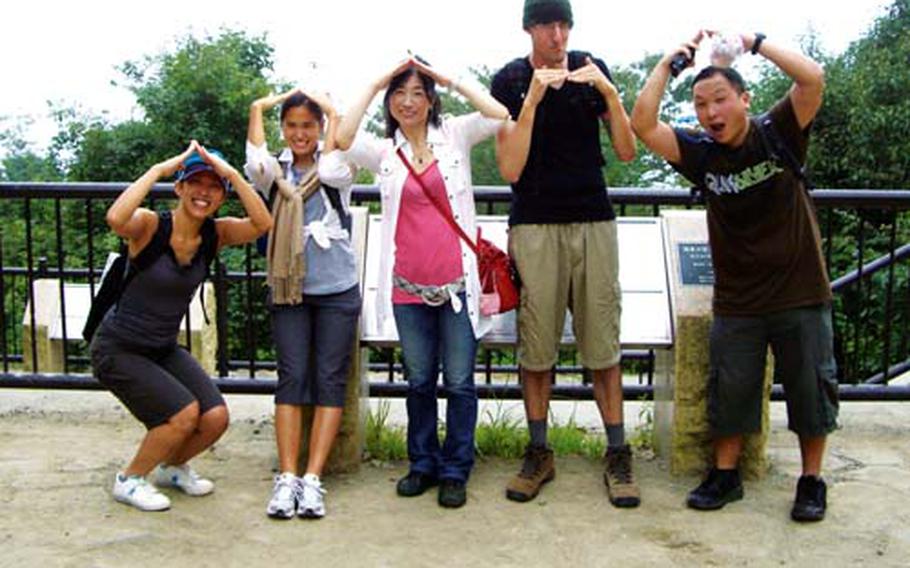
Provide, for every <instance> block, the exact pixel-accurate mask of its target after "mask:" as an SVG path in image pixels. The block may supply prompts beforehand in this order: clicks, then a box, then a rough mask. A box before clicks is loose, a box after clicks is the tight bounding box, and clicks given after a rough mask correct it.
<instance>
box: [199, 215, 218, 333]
mask: <svg viewBox="0 0 910 568" xmlns="http://www.w3.org/2000/svg"><path fill="white" fill-rule="evenodd" d="M199 232H200V234H201V235H202V244H200V245H199V246H200V247H201V248H202V260H203V262H205V276H203V277H202V283H201V284H200V286H203V288H202V290H200V291H199V304H200V305H201V306H202V317H203V318H205V323H206V325H210V324H211V322H210V321H209V315H208V314H207V313H206V310H205V288H204V286H205V282H206V280H208V279H209V277H210V276H211V275H212V261H213V260H215V257H216V256H218V231H217V230H216V228H215V220H214V219H212V218H211V217H206V218H205V221H203V222H202V228H201V229H200V230H199Z"/></svg>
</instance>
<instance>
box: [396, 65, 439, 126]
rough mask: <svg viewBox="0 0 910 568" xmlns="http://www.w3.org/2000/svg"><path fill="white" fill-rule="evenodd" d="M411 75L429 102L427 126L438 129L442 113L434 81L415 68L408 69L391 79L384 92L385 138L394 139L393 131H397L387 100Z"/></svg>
mask: <svg viewBox="0 0 910 568" xmlns="http://www.w3.org/2000/svg"><path fill="white" fill-rule="evenodd" d="M412 75H417V78H418V79H420V82H421V84H422V85H423V91H424V92H425V93H426V95H427V98H428V99H429V100H430V114H429V116H427V124H432V125H433V126H436V127H439V125H440V123H441V120H440V113H441V112H442V104H441V103H440V102H439V95H438V94H436V81H434V80H433V79H432V78H431V77H429V76H428V75H424V74H423V73H421V72H419V71H418V70H417V68H416V67H408V68H407V69H405V70H404V71H402V72H401V73H399V74H398V75H395V76H394V77H392V80H391V81H390V82H389V87H388V88H387V89H386V91H385V97H384V98H383V99H382V113H383V115H384V116H385V135H386V137H387V138H394V136H395V131H396V130H398V121H397V120H395V117H393V116H392V113H391V112H390V111H389V99H391V98H392V93H394V92H395V91H396V90H397V89H398V88H399V87H401V86H402V85H403V84H404V83H405V82H406V81H407V80H408V79H410V78H411V76H412Z"/></svg>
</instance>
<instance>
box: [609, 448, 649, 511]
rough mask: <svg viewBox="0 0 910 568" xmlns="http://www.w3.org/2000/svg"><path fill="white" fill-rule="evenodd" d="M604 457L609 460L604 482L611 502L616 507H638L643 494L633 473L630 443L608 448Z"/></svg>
mask: <svg viewBox="0 0 910 568" xmlns="http://www.w3.org/2000/svg"><path fill="white" fill-rule="evenodd" d="M604 459H605V460H606V462H607V467H606V469H604V483H605V484H606V486H607V495H608V496H609V497H610V503H612V504H613V506H614V507H638V505H639V503H641V495H640V494H639V492H638V485H636V484H635V477H634V476H633V475H632V449H631V448H629V445H628V444H626V445H625V446H622V447H621V448H615V449H614V448H607V455H606V456H604Z"/></svg>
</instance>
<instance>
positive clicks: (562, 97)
mask: <svg viewBox="0 0 910 568" xmlns="http://www.w3.org/2000/svg"><path fill="white" fill-rule="evenodd" d="M568 57H569V70H570V71H572V70H575V69H578V68H579V67H583V66H585V65H586V61H585V58H586V57H591V59H592V61H593V62H594V64H595V65H597V66H598V67H600V69H601V71H603V73H604V75H606V76H607V78H610V72H609V71H608V70H607V66H606V65H605V64H604V62H603V61H601V60H600V59H596V58H594V57H593V56H591V54H589V53H586V52H583V51H570V52H569V54H568ZM533 73H534V69H533V67H531V63H530V61H529V60H528V58H527V57H521V58H518V59H515V60H513V61H511V62H509V63H508V64H507V65H506V66H505V67H503V68H502V69H500V70H499V71H498V72H497V73H496V75H495V76H494V77H493V84H492V87H491V93H492V95H493V97H495V98H496V99H497V100H498V101H499V102H501V103H502V104H504V105H505V106H506V108H508V109H509V113H510V114H511V115H512V118H514V119H517V118H518V115H519V113H520V112H521V107H522V104H523V103H524V98H525V95H526V93H527V91H528V88H529V86H530V84H531V76H532V75H533ZM610 80H611V81H612V78H610ZM606 112H607V105H606V101H604V99H603V96H601V94H600V93H599V92H598V91H597V90H596V89H595V88H594V87H592V86H590V85H587V84H579V83H572V82H569V81H566V82H565V83H564V84H563V85H562V87H560V88H559V89H553V88H549V89H547V92H546V94H545V95H544V97H543V99H542V100H541V101H540V104H539V106H538V107H537V112H536V115H535V117H534V130H533V132H532V135H531V147H530V149H529V151H528V161H527V163H526V164H525V167H524V170H523V171H522V173H521V177H520V178H519V179H518V181H517V182H515V183H513V184H512V210H511V214H510V216H509V224H510V225H520V224H529V223H578V222H589V221H604V220H610V219H613V218H615V214H614V212H613V207H612V205H611V204H610V199H609V197H608V196H607V191H606V184H605V183H604V178H603V172H602V169H601V168H603V166H604V163H605V162H604V158H603V155H602V154H601V151H600V124H601V122H600V117H601V116H602V115H604V113H606Z"/></svg>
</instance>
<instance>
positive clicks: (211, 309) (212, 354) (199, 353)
mask: <svg viewBox="0 0 910 568" xmlns="http://www.w3.org/2000/svg"><path fill="white" fill-rule="evenodd" d="M201 294H205V313H206V316H207V317H208V323H206V321H205V320H206V318H205V317H204V316H203V315H202V302H200V295H201ZM217 303H218V299H217V298H216V296H215V286H214V284H212V283H211V282H206V283H205V284H203V285H202V286H201V287H199V288H198V289H197V290H196V294H195V295H194V296H193V299H192V301H190V308H189V316H190V344H189V345H190V352H191V353H192V354H193V357H195V358H196V360H197V361H199V364H200V365H201V366H202V368H203V369H205V372H206V373H208V374H209V375H211V376H213V377H214V376H217V375H218V366H217V365H218V326H217V325H216V323H215V321H216V318H217V313H218V310H217ZM177 343H178V344H180V345H186V344H187V342H186V319H184V320H183V324H182V325H181V326H180V332H179V333H178V334H177Z"/></svg>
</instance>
